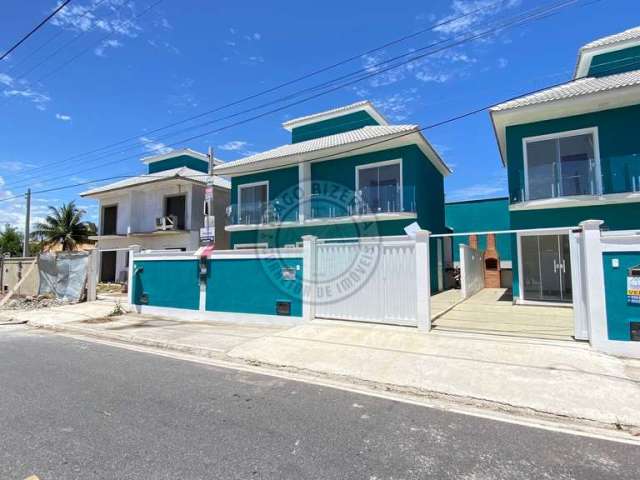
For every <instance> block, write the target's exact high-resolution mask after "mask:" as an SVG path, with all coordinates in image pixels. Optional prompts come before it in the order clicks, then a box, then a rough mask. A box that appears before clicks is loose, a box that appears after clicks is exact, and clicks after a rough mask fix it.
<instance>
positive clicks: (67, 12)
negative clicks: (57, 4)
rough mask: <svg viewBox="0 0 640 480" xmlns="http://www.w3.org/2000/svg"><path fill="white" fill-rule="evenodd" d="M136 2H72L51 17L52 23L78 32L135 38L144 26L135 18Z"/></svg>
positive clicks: (124, 0) (115, 0) (112, 0)
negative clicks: (99, 32) (103, 33)
mask: <svg viewBox="0 0 640 480" xmlns="http://www.w3.org/2000/svg"><path fill="white" fill-rule="evenodd" d="M135 13H136V4H135V2H133V1H131V0H104V1H101V0H91V1H90V2H88V3H86V4H80V5H79V4H70V5H67V6H66V7H65V8H63V9H62V10H60V12H59V13H58V14H57V15H56V16H55V17H53V18H52V19H51V24H52V25H55V26H57V27H60V28H63V29H65V30H72V31H76V32H91V31H101V32H105V33H114V34H118V35H122V36H126V37H131V38H134V37H136V36H138V33H139V32H140V31H141V30H142V27H141V26H140V25H139V24H138V23H137V22H136V21H135V19H134V18H133V17H134V16H135Z"/></svg>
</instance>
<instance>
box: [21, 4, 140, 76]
mask: <svg viewBox="0 0 640 480" xmlns="http://www.w3.org/2000/svg"><path fill="white" fill-rule="evenodd" d="M105 1H106V0H100V1H99V2H97V3H96V4H95V5H94V6H93V7H92V8H91V9H89V10H87V11H86V12H84V13H83V14H82V15H80V16H79V17H78V18H82V17H86V16H87V15H90V14H92V13H93V12H95V11H96V10H97V9H98V7H100V5H102V4H103V3H104V2H105ZM126 5H127V4H126V3H123V4H122V5H120V7H118V8H117V9H115V10H113V11H112V12H111V14H110V15H108V16H111V15H115V13H116V12H118V11H120V10H122V9H123V8H124V7H125V6H126ZM87 32H88V30H80V32H79V33H78V34H77V35H74V36H73V37H72V38H71V39H69V40H68V41H67V42H65V43H63V44H62V45H61V46H59V47H58V48H56V49H55V50H54V51H53V52H51V53H50V54H49V55H47V56H45V57H44V58H42V59H41V60H40V61H39V62H38V63H36V64H35V65H32V66H31V68H29V69H27V70H25V71H23V72H22V73H20V74H18V75H16V77H17V79H18V80H23V79H24V78H25V77H26V76H27V75H29V74H30V73H31V72H33V71H34V70H36V69H37V68H38V67H40V66H41V65H43V64H45V63H46V62H48V61H49V60H50V59H52V58H53V57H55V56H56V55H58V54H59V53H60V52H63V51H64V50H66V49H67V48H68V47H69V46H70V45H71V44H72V43H74V42H75V41H76V40H78V39H79V38H80V37H82V36H83V35H84V34H86V33H87ZM62 33H64V30H62V29H61V30H60V31H59V32H58V34H62ZM54 37H55V36H54ZM44 45H45V44H43V45H41V46H40V47H38V49H36V50H34V51H33V52H32V53H31V54H30V55H29V56H28V57H26V58H25V59H23V60H22V61H21V62H20V63H19V65H20V64H23V63H24V62H25V60H27V59H28V58H30V57H31V56H32V55H33V54H34V53H35V52H37V51H38V50H40V49H41V48H42V47H43V46H44ZM16 66H17V65H16Z"/></svg>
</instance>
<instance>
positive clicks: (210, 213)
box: [205, 145, 215, 244]
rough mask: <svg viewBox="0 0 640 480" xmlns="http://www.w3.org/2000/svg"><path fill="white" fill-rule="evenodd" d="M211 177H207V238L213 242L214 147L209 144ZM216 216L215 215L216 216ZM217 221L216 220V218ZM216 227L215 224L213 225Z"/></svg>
mask: <svg viewBox="0 0 640 480" xmlns="http://www.w3.org/2000/svg"><path fill="white" fill-rule="evenodd" d="M208 157H209V177H207V189H206V193H205V201H206V202H207V218H206V221H207V240H208V241H209V244H211V218H212V217H213V167H214V166H215V164H214V160H213V148H212V147H211V145H209V153H208ZM214 218H215V217H214ZM214 221H215V220H214ZM213 228H214V229H215V225H214V226H213Z"/></svg>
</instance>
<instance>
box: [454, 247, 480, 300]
mask: <svg viewBox="0 0 640 480" xmlns="http://www.w3.org/2000/svg"><path fill="white" fill-rule="evenodd" d="M460 288H461V293H462V298H469V297H470V296H472V295H474V294H476V293H478V292H479V291H480V290H482V289H483V288H484V261H483V258H482V254H481V253H480V252H479V251H478V250H475V249H473V248H471V247H470V246H469V245H464V244H460Z"/></svg>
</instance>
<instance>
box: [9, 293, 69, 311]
mask: <svg viewBox="0 0 640 480" xmlns="http://www.w3.org/2000/svg"><path fill="white" fill-rule="evenodd" d="M68 304H69V301H68V300H58V299H57V298H54V297H52V296H50V295H38V296H31V295H28V296H25V297H17V296H16V297H14V298H12V299H11V300H9V301H8V302H7V304H6V305H4V306H3V307H0V310H37V309H39V308H49V307H59V306H62V305H68Z"/></svg>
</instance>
